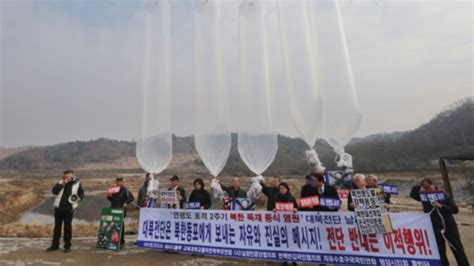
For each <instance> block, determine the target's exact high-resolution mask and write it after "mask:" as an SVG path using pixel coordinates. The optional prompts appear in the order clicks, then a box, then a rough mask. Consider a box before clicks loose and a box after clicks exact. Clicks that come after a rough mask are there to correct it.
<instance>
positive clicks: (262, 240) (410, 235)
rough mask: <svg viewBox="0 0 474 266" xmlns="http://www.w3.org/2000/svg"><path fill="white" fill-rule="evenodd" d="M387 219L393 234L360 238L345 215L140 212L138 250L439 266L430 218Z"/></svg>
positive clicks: (394, 216)
mask: <svg viewBox="0 0 474 266" xmlns="http://www.w3.org/2000/svg"><path fill="white" fill-rule="evenodd" d="M390 216H391V220H392V223H393V233H385V234H369V235H364V234H361V233H360V232H359V230H358V228H357V224H356V219H355V218H354V215H353V213H349V212H340V213H337V212H319V213H318V212H297V213H293V212H266V211H261V212H256V211H220V210H207V211H204V210H172V209H141V210H140V224H139V232H138V242H137V245H138V246H139V247H142V248H147V249H157V250H164V251H175V252H183V253H193V254H202V255H209V256H224V257H235V258H246V259H258V260H271V261H293V262H308V263H328V264H352V265H441V263H440V260H439V253H438V249H437V246H436V241H435V237H434V233H433V228H432V226H431V221H430V217H429V215H426V214H423V213H393V214H390Z"/></svg>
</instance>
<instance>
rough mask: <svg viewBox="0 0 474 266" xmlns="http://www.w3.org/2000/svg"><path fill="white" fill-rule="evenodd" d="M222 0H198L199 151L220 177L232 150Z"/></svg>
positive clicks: (197, 146) (196, 31)
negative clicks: (222, 24)
mask: <svg viewBox="0 0 474 266" xmlns="http://www.w3.org/2000/svg"><path fill="white" fill-rule="evenodd" d="M222 35H223V32H222V28H221V1H219V0H208V1H197V2H195V10H194V41H195V44H194V45H195V70H194V71H195V84H196V91H197V96H196V101H195V102H196V127H195V135H194V141H195V146H196V150H197V152H198V154H199V156H200V157H201V159H202V161H203V163H204V165H205V166H206V167H207V169H208V170H209V172H210V173H211V174H212V175H213V176H214V177H216V176H217V175H219V173H220V172H221V171H222V169H223V168H224V166H225V164H226V162H227V160H228V158H229V153H230V148H231V135H230V130H229V124H228V121H229V116H228V110H227V109H228V104H227V89H226V84H225V71H224V62H223V54H222V53H223V51H222V40H221V38H222Z"/></svg>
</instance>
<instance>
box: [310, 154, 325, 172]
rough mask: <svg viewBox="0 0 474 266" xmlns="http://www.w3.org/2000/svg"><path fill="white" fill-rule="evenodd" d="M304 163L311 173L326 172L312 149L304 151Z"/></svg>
mask: <svg viewBox="0 0 474 266" xmlns="http://www.w3.org/2000/svg"><path fill="white" fill-rule="evenodd" d="M306 162H307V163H308V164H309V165H310V166H311V167H312V171H313V172H315V173H321V172H324V171H325V170H326V167H324V166H323V164H322V163H321V161H320V160H319V156H318V153H317V152H316V150H314V149H311V150H307V151H306Z"/></svg>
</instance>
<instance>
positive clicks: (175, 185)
mask: <svg viewBox="0 0 474 266" xmlns="http://www.w3.org/2000/svg"><path fill="white" fill-rule="evenodd" d="M170 181H171V187H170V188H169V189H168V191H173V190H174V191H176V192H177V197H178V200H179V208H180V209H183V208H184V203H185V202H186V191H185V190H184V188H183V187H181V186H180V185H179V177H178V176H176V175H174V176H172V177H171V178H170ZM170 208H176V206H170Z"/></svg>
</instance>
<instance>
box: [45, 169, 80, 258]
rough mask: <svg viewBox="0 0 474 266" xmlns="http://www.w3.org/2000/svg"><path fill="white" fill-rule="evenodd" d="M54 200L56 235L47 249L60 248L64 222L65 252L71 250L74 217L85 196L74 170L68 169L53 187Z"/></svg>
mask: <svg viewBox="0 0 474 266" xmlns="http://www.w3.org/2000/svg"><path fill="white" fill-rule="evenodd" d="M52 192H53V195H56V199H55V201H54V207H55V208H54V235H53V243H52V244H51V246H50V247H49V248H48V249H46V251H54V250H58V249H59V239H60V238H61V227H62V224H63V222H64V252H65V253H69V252H71V240H72V219H73V214H74V209H75V208H76V207H77V203H78V202H79V201H80V200H82V199H83V198H84V190H83V189H82V186H81V182H80V181H79V179H77V178H75V177H74V172H73V171H72V170H66V171H64V173H63V178H62V179H61V180H60V181H59V182H58V183H56V185H54V187H53V191H52Z"/></svg>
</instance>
